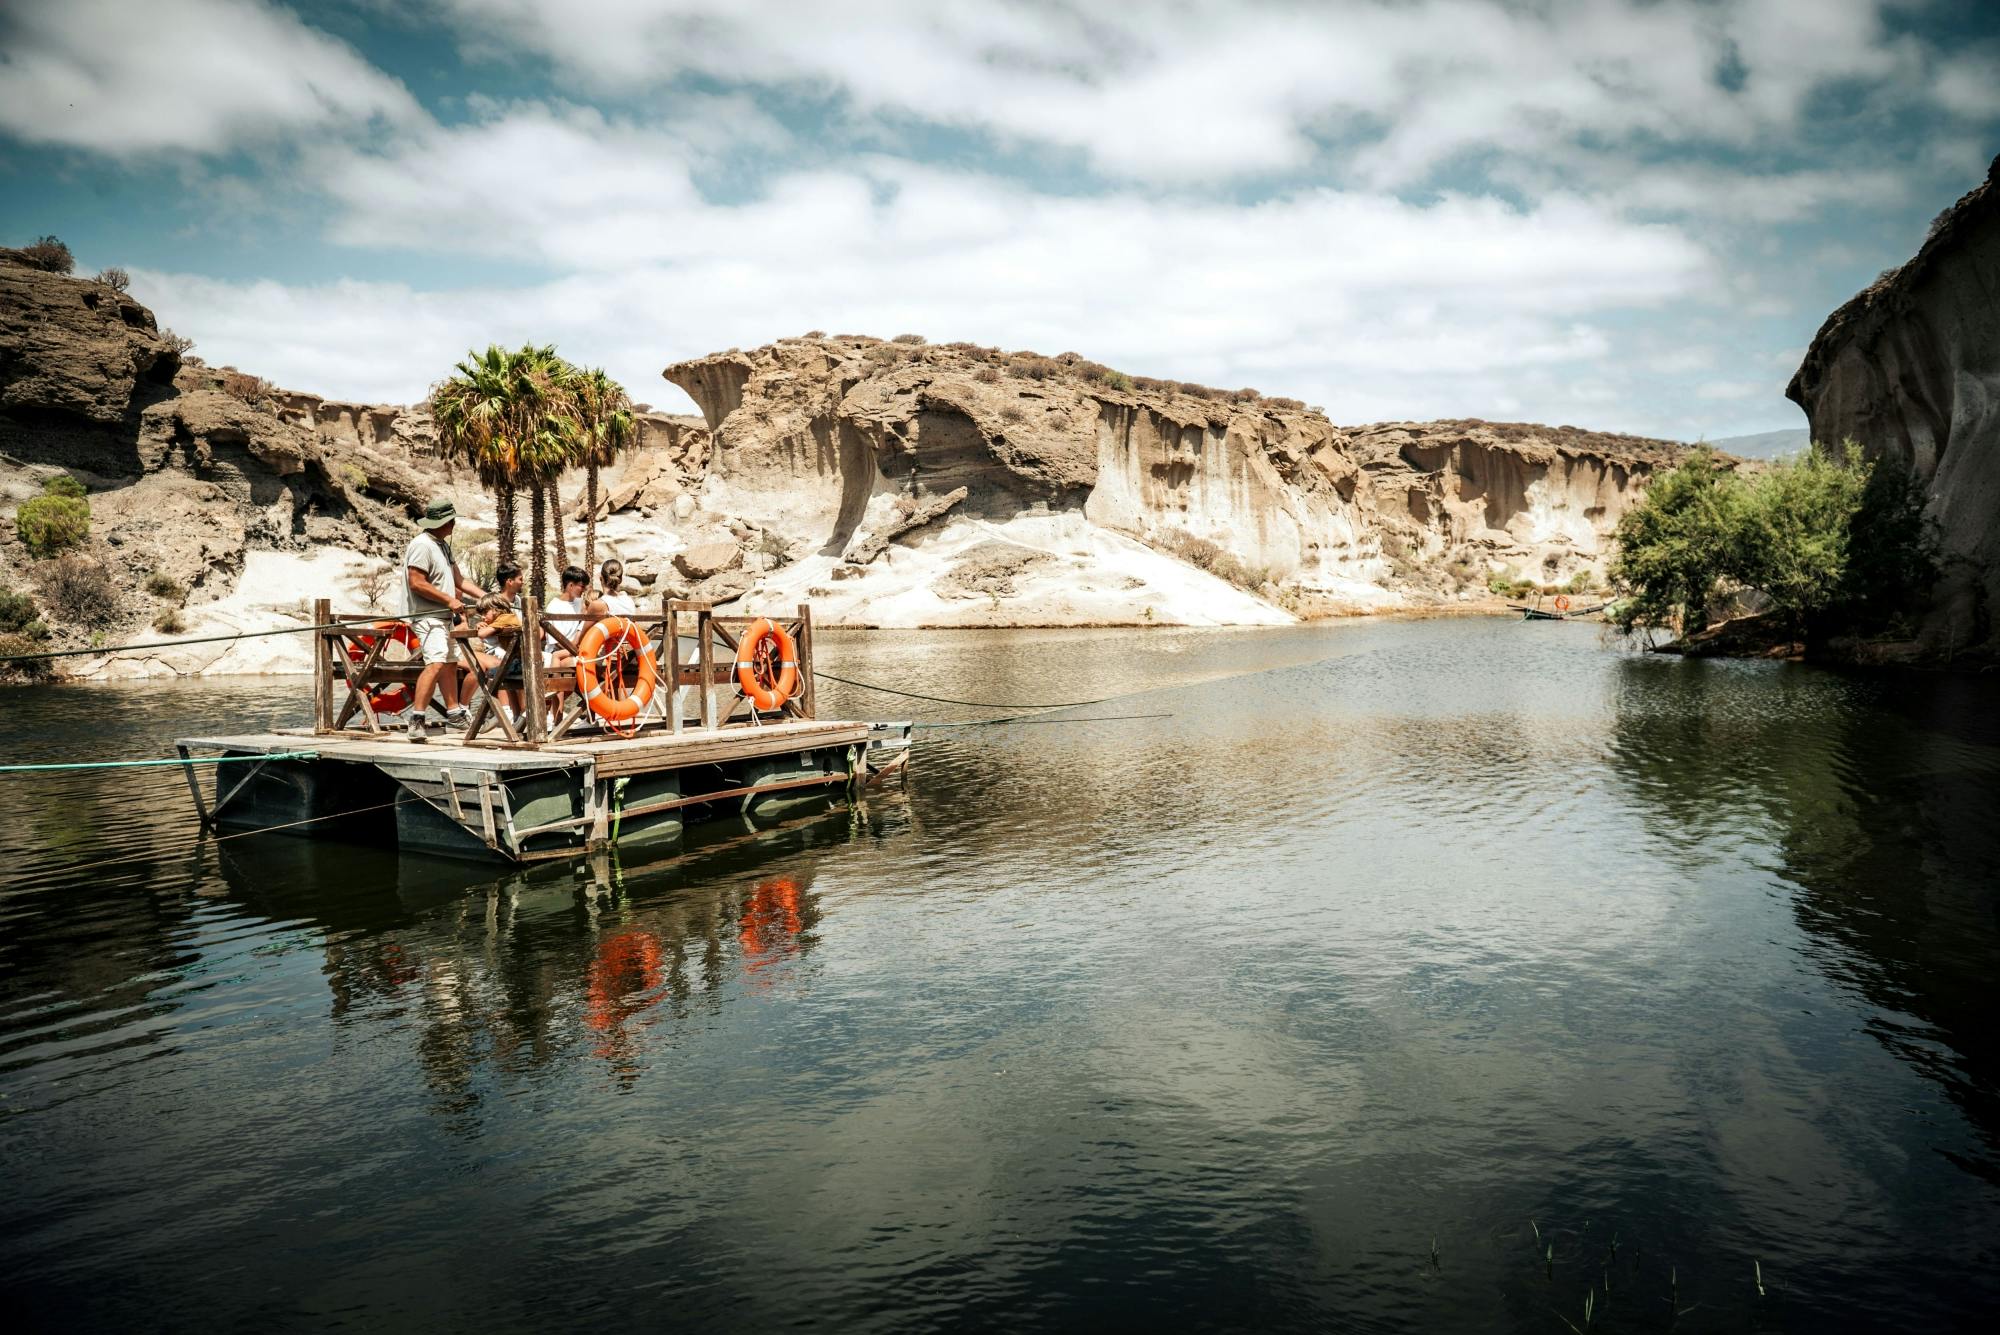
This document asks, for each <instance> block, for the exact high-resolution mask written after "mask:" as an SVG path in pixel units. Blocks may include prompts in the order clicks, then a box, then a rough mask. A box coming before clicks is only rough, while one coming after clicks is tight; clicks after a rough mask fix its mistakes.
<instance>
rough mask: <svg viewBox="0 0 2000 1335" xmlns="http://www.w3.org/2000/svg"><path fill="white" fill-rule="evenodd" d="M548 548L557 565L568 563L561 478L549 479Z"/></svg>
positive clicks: (567, 542) (567, 543)
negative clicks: (553, 555) (549, 540)
mask: <svg viewBox="0 0 2000 1335" xmlns="http://www.w3.org/2000/svg"><path fill="white" fill-rule="evenodd" d="M549 537H550V539H551V542H550V543H549V550H550V551H552V552H554V553H555V557H556V561H557V563H558V566H559V567H560V566H566V565H568V564H569V541H568V538H567V536H566V535H565V534H564V532H563V508H562V479H561V478H560V477H556V478H551V479H549Z"/></svg>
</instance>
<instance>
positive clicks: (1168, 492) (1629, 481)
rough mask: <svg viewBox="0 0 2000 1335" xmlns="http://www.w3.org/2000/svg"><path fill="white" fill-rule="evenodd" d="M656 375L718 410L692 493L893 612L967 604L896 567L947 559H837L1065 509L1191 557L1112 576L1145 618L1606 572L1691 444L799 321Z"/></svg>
mask: <svg viewBox="0 0 2000 1335" xmlns="http://www.w3.org/2000/svg"><path fill="white" fill-rule="evenodd" d="M665 374H666V377H667V378H668V379H669V380H671V381H672V382H674V383H675V384H677V385H679V386H680V387H681V388H682V389H684V390H686V391H687V393H688V394H689V395H690V396H691V397H692V398H693V399H694V400H695V402H696V404H697V405H698V406H699V407H700V408H701V410H702V414H703V417H704V419H705V420H706V422H707V425H708V428H709V435H710V441H711V446H710V448H711V454H710V456H709V461H708V468H707V470H706V475H705V477H704V479H703V481H702V484H701V489H702V499H703V502H704V503H705V504H706V505H707V506H709V507H710V508H711V509H714V510H717V511H721V512H724V513H729V514H733V515H739V516H743V517H745V518H748V519H751V520H753V521H754V522H756V523H757V524H759V525H761V526H762V527H763V528H764V529H766V530H767V531H770V532H774V533H780V534H784V535H786V536H787V539H788V540H789V543H790V546H789V549H788V550H789V555H790V557H791V558H792V559H793V560H794V561H797V562H798V563H799V565H800V570H799V573H798V576H797V581H796V582H800V583H801V584H802V585H803V584H813V585H814V586H815V587H822V588H824V587H829V586H828V585H827V583H826V581H828V580H834V579H838V580H842V581H843V582H844V584H845V587H846V588H847V589H850V590H853V591H854V593H853V599H854V601H855V602H856V603H857V604H859V603H860V602H862V601H865V596H864V594H863V593H862V592H861V590H863V589H867V590H869V591H870V593H872V594H874V595H877V596H878V597H880V598H881V599H884V600H887V601H890V602H895V603H896V604H897V605H898V606H900V607H901V608H902V609H903V611H902V612H901V613H899V615H902V616H905V617H907V616H910V615H917V616H919V617H922V616H928V615H931V614H932V613H933V612H937V613H939V614H943V613H944V612H945V611H951V615H953V616H958V615H960V614H959V613H958V612H956V611H955V610H951V609H942V608H930V607H929V605H928V604H925V603H924V602H923V600H922V599H921V598H920V597H918V596H917V595H918V590H917V589H916V588H915V587H914V585H913V584H912V583H911V579H912V578H914V577H916V576H919V575H922V576H925V577H928V578H943V577H944V576H945V574H947V573H948V572H949V570H950V569H951V560H945V561H943V563H942V564H940V565H939V568H938V569H937V570H931V569H929V564H938V563H937V562H931V563H929V564H926V563H925V562H924V561H921V560H911V561H899V560H890V561H887V562H880V561H877V562H875V564H874V565H871V566H870V568H869V570H868V571H867V572H866V573H865V575H864V576H862V577H858V578H857V577H856V576H854V575H853V574H852V572H847V571H842V570H840V569H839V567H840V566H841V564H842V561H843V559H845V560H847V561H851V562H857V563H858V562H861V561H862V560H863V559H864V556H865V558H866V559H867V560H870V561H872V560H874V558H875V557H876V556H879V555H880V554H881V553H883V552H884V551H885V550H886V551H888V552H889V553H890V554H891V555H892V556H893V555H894V554H895V553H896V552H897V551H899V550H904V549H909V550H912V551H915V552H925V551H933V552H934V554H935V555H937V556H939V557H941V558H942V557H949V558H952V559H953V560H955V559H959V558H962V557H965V556H966V555H967V553H968V552H969V551H970V549H971V547H972V546H973V545H974V544H976V543H977V542H980V541H983V540H985V539H986V538H989V537H998V538H1003V539H1006V540H1007V541H1010V542H1013V543H1015V544H1016V545H1025V546H1026V547H1030V548H1032V547H1034V546H1035V545H1036V542H1037V541H1038V539H1036V538H1034V537H1033V535H1032V534H1030V533H1028V532H1021V533H1014V532H1011V531H1010V530H1011V529H1012V528H1013V527H1015V526H1018V525H1021V524H1027V525H1029V526H1030V527H1033V526H1034V525H1035V524H1037V523H1042V522H1044V521H1048V520H1050V519H1052V518H1055V517H1061V516H1069V517H1070V518H1071V519H1073V520H1074V521H1076V522H1081V523H1083V524H1086V525H1087V526H1088V527H1089V528H1090V529H1091V530H1092V531H1094V532H1096V533H1099V534H1104V535H1116V536H1117V537H1118V538H1120V539H1121V540H1127V541H1131V542H1136V543H1137V544H1139V545H1141V546H1142V547H1143V548H1146V549H1149V550H1150V551H1151V552H1153V553H1155V554H1157V555H1159V556H1162V557H1165V558H1167V559H1169V560H1170V561H1174V562H1178V563H1179V564H1180V565H1181V567H1182V574H1181V576H1177V577H1175V578H1174V579H1170V580H1169V581H1167V582H1168V584H1169V585H1170V586H1172V588H1173V590H1174V592H1173V594H1172V596H1171V597H1166V596H1165V595H1163V593H1162V592H1161V590H1160V588H1159V587H1158V584H1157V581H1148V579H1147V576H1146V574H1145V573H1144V572H1143V571H1141V570H1140V569H1139V568H1138V566H1139V565H1144V564H1146V563H1145V562H1144V561H1139V562H1138V564H1137V565H1134V566H1133V568H1131V569H1128V570H1124V571H1123V575H1122V578H1121V580H1120V582H1119V587H1120V588H1122V589H1124V590H1125V595H1126V596H1125V599H1124V603H1123V605H1124V606H1125V607H1126V608H1127V611H1126V612H1125V613H1123V614H1122V615H1126V616H1129V617H1130V618H1131V619H1133V620H1138V621H1142V622H1143V621H1157V620H1169V621H1172V620H1182V619H1186V618H1185V617H1184V616H1183V615H1182V613H1183V610H1184V608H1185V605H1186V600H1187V598H1188V597H1194V598H1196V599H1197V600H1198V599H1199V598H1200V597H1201V593H1200V590H1201V589H1202V588H1203V587H1213V586H1218V585H1228V586H1232V587H1233V589H1234V591H1235V592H1237V593H1239V594H1244V595H1247V596H1249V597H1251V598H1252V599H1253V600H1255V601H1258V602H1261V603H1263V604H1265V605H1267V606H1269V607H1272V608H1276V609H1282V610H1283V611H1284V612H1285V613H1288V614H1289V613H1298V614H1304V615H1312V614H1315V613H1327V612H1341V611H1366V610H1377V609H1383V608H1397V607H1420V606H1425V605H1431V604H1441V603H1445V602H1448V601H1450V600H1453V599H1455V598H1463V597H1467V596H1470V595H1471V594H1472V593H1473V592H1476V593H1478V594H1480V595H1483V594H1484V593H1485V590H1486V586H1487V582H1488V580H1489V578H1490V577H1491V576H1492V575H1494V574H1496V573H1503V572H1504V573H1507V574H1509V576H1510V577H1512V578H1524V579H1531V580H1536V581H1543V582H1557V581H1565V580H1568V579H1571V578H1573V577H1575V576H1577V575H1579V574H1582V573H1586V572H1588V573H1592V574H1595V573H1601V571H1602V569H1603V565H1604V562H1605V561H1606V559H1607V558H1608V556H1609V538H1610V535H1611V532H1612V530H1613V529H1614V528H1615V526H1616V524H1617V522H1618V519H1619V516H1620V515H1622V514H1623V513H1624V512H1625V510H1626V509H1627V508H1629V507H1630V505H1631V504H1632V503H1633V501H1634V500H1635V499H1636V497H1637V495H1638V493H1639V492H1640V491H1641V490H1642V489H1643V487H1644V485H1645V483H1646V481H1647V480H1648V479H1649V478H1650V476H1651V475H1652V472H1653V471H1654V470H1655V469H1656V468H1658V467H1660V466H1661V465H1663V464H1669V463H1671V462H1672V461H1673V460H1674V459H1675V458H1676V457H1677V455H1678V454H1679V452H1680V451H1681V450H1682V449H1683V448H1684V447H1682V446H1680V445H1678V444H1676V443H1674V442H1670V441H1660V440H1648V439H1642V438H1638V437H1632V436H1618V435H1609V434H1604V433H1598V432H1588V431H1582V430H1579V429H1577V428H1574V427H1541V426H1531V425H1522V424H1510V423H1489V422H1482V421H1452V422H1420V423H1414V422H1398V423H1384V424H1378V425H1374V426H1366V427H1351V428H1342V427H1339V426H1335V425H1334V424H1333V423H1332V422H1331V421H1329V420H1328V418H1327V417H1326V415H1325V414H1324V413H1322V412H1320V411H1318V410H1316V409H1311V408H1307V407H1305V406H1304V405H1302V404H1299V403H1297V402H1296V401H1294V400H1289V399H1273V398H1264V397H1262V396H1259V395H1256V394H1254V393H1253V392H1249V391H1238V392H1236V393H1234V394H1227V395H1224V394H1218V393H1217V392H1215V391H1212V390H1207V389H1204V388H1202V387H1200V386H1189V385H1185V384H1180V383H1177V382H1169V381H1153V380H1144V379H1137V380H1135V379H1133V378H1130V377H1127V376H1124V375H1121V374H1119V373H1117V372H1114V371H1109V370H1108V369H1107V368H1104V367H1102V366H1098V365H1097V364H1096V363H1092V362H1089V361H1087V360H1085V359H1083V358H1081V357H1079V356H1077V355H1076V354H1073V353H1066V354H1064V355H1062V356H1060V357H1054V358H1049V357H1040V356H1037V355H1035V354H1030V353H1013V354H1009V353H1002V352H999V351H998V350H997V349H990V348H980V347H976V346H974V345H971V344H947V345H944V346H941V347H933V346H928V345H924V344H921V343H915V342H909V341H903V340H899V341H896V342H888V343H885V342H882V341H881V340H878V339H873V338H865V337H860V336H841V337H835V338H824V337H819V336H809V337H806V338H800V339H787V340H783V341H781V342H778V343H775V344H772V345H769V346H767V347H762V348H755V349H752V350H750V351H748V352H743V351H731V352H727V353H721V354H717V355H715V356H710V357H703V358H699V359H696V360H694V361H688V362H681V363H678V364H676V365H674V366H670V367H668V368H667V370H666V372H665ZM959 493H963V495H962V497H961V498H960V499H959V500H956V501H952V502H951V504H950V512H949V513H948V514H944V515H942V516H934V515H930V514H929V513H928V512H929V511H930V510H931V509H932V507H933V506H934V505H935V504H936V502H937V500H938V499H939V498H947V497H951V496H954V495H957V494H959ZM913 513H924V514H925V515H926V522H925V523H923V524H921V525H910V524H909V522H908V521H909V519H910V517H911V516H912V514H913ZM933 521H934V522H933ZM906 529H913V530H914V531H907V532H906V531H905V530H906ZM1063 541H1065V542H1069V543H1070V547H1069V553H1068V554H1070V555H1072V556H1074V555H1076V554H1077V553H1078V551H1079V548H1078V547H1077V544H1076V542H1075V541H1074V539H1073V537H1072V538H1065V539H1063ZM1085 545H1086V546H1087V545H1088V544H1085ZM1106 551H1107V552H1109V551H1110V549H1106ZM1104 555H1105V553H1099V554H1098V555H1097V556H1095V557H1092V558H1091V562H1096V561H1099V560H1101V559H1102V558H1103V556H1104ZM1088 563H1090V562H1087V564H1088ZM974 564H975V565H980V566H982V567H983V565H984V561H983V559H980V560H975V561H974ZM1190 566H1191V567H1193V571H1192V573H1189V572H1188V571H1187V570H1186V567H1190ZM899 570H900V571H901V572H902V574H901V576H899V575H898V571H899ZM1203 581H1208V583H1207V584H1203ZM767 582H768V581H767ZM965 582H966V581H964V580H960V581H959V582H958V583H957V584H954V585H952V587H953V588H957V587H959V585H960V584H964V583H965ZM973 582H975V583H976V582H978V581H976V580H975V581H973ZM839 596H843V597H844V596H845V595H839ZM1163 597H1164V598H1165V601H1162V600H1163ZM1217 597H1218V599H1219V598H1220V595H1219V594H1218V595H1217ZM1114 601H1115V600H1114ZM919 608H922V609H924V610H922V611H919V610H918V609H919ZM995 613H996V615H1004V612H1003V611H1002V610H1001V609H995ZM1022 619H1023V620H1026V619H1027V618H1022ZM951 624H960V622H958V621H953V622H951Z"/></svg>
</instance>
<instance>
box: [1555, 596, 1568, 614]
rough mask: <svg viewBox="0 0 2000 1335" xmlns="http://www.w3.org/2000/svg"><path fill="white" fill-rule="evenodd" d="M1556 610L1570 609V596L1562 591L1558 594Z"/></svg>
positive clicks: (1565, 610) (1564, 610)
mask: <svg viewBox="0 0 2000 1335" xmlns="http://www.w3.org/2000/svg"><path fill="white" fill-rule="evenodd" d="M1556 611H1558V612H1567V611H1569V598H1568V596H1567V595H1565V594H1560V593H1559V594H1557V595H1556Z"/></svg>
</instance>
